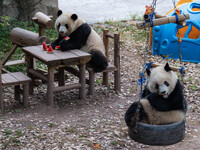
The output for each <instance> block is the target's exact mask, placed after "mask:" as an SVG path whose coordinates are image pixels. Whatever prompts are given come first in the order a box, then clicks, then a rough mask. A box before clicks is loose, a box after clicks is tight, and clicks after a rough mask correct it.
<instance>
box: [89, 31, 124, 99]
mask: <svg viewBox="0 0 200 150" xmlns="http://www.w3.org/2000/svg"><path fill="white" fill-rule="evenodd" d="M109 38H111V39H113V40H114V64H112V63H111V62H110V59H109ZM119 38H120V35H119V34H118V33H116V34H111V33H109V31H108V30H104V31H103V42H104V46H105V54H106V57H107V61H108V66H107V68H106V69H105V70H104V71H103V72H102V73H103V84H104V85H106V86H108V85H109V83H108V77H109V76H108V73H109V72H114V90H115V91H118V92H121V84H120V82H121V81H120V80H121V79H120V40H119ZM87 70H88V72H89V81H88V83H89V94H90V95H93V94H94V83H95V72H94V71H93V69H92V68H87Z"/></svg>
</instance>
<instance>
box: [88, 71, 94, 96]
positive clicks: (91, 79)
mask: <svg viewBox="0 0 200 150" xmlns="http://www.w3.org/2000/svg"><path fill="white" fill-rule="evenodd" d="M94 82H95V73H94V72H93V71H89V95H93V94H94V88H95V87H94Z"/></svg>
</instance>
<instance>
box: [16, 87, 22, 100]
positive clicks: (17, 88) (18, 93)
mask: <svg viewBox="0 0 200 150" xmlns="http://www.w3.org/2000/svg"><path fill="white" fill-rule="evenodd" d="M20 92H21V89H20V85H15V100H17V101H18V102H20V103H21V96H20V95H21V94H20Z"/></svg>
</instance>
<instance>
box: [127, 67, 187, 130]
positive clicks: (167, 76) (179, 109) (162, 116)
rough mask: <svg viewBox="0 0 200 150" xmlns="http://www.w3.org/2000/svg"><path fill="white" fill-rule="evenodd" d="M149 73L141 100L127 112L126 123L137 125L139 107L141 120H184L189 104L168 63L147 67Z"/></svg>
mask: <svg viewBox="0 0 200 150" xmlns="http://www.w3.org/2000/svg"><path fill="white" fill-rule="evenodd" d="M147 74H148V76H149V77H148V83H147V85H146V87H145V89H144V91H143V95H142V98H141V100H140V101H137V102H134V103H133V104H132V105H131V106H130V107H129V108H128V110H127V111H126V113H125V122H126V125H127V126H129V127H131V126H135V123H136V121H137V113H136V111H137V109H138V108H139V120H138V121H139V122H143V123H148V124H156V125H161V124H169V123H173V122H177V121H180V120H183V119H184V117H185V114H186V110H187V104H186V101H185V99H184V96H183V91H182V86H181V84H180V81H179V80H178V78H177V76H176V74H175V73H174V72H173V71H171V68H170V67H169V65H168V63H167V64H166V65H165V66H160V67H157V68H154V69H153V70H152V71H150V70H148V69H147ZM139 105H140V107H138V106H139Z"/></svg>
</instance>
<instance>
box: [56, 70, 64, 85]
mask: <svg viewBox="0 0 200 150" xmlns="http://www.w3.org/2000/svg"><path fill="white" fill-rule="evenodd" d="M64 85H65V74H64V68H61V67H60V68H58V86H64Z"/></svg>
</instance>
